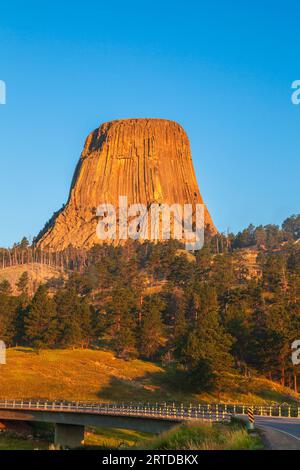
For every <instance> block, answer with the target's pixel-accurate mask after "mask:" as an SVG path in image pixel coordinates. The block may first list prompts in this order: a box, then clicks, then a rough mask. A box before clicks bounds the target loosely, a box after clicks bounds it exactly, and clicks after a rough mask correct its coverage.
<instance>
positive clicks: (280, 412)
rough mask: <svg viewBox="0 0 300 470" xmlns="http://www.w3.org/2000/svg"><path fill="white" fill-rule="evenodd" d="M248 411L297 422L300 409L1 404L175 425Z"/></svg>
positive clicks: (225, 418)
mask: <svg viewBox="0 0 300 470" xmlns="http://www.w3.org/2000/svg"><path fill="white" fill-rule="evenodd" d="M248 407H251V408H252V409H253V413H254V415H256V416H274V417H281V416H282V417H290V418H300V406H292V405H288V404H281V405H251V404H250V405H249V404H242V405H241V404H237V405H236V404H226V403H225V404H192V403H191V404H190V405H185V404H182V403H180V404H178V403H124V404H110V403H93V402H80V401H76V402H69V401H46V400H0V409H10V410H14V409H15V410H35V411H53V412H62V411H63V412H76V413H87V414H88V413H92V414H103V415H104V414H108V415H119V416H140V417H152V418H156V419H163V418H167V419H174V420H177V421H182V420H190V419H193V420H194V419H201V420H206V421H230V419H231V416H233V415H236V414H241V415H246V414H247V408H248Z"/></svg>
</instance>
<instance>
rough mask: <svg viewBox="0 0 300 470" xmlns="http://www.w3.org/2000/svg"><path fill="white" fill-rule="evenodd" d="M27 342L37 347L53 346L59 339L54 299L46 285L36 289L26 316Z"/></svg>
mask: <svg viewBox="0 0 300 470" xmlns="http://www.w3.org/2000/svg"><path fill="white" fill-rule="evenodd" d="M24 323H25V335H26V341H27V343H28V344H29V345H30V346H32V347H34V348H36V349H42V348H50V347H53V346H54V345H55V343H56V340H57V321H56V309H55V303H54V301H53V300H52V299H51V298H50V297H49V296H48V294H47V289H46V287H45V286H40V287H39V288H38V290H37V291H36V293H35V295H34V297H33V299H32V302H31V304H30V306H29V308H28V314H27V316H26V318H25V322H24Z"/></svg>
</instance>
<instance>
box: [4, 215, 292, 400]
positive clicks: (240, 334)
mask: <svg viewBox="0 0 300 470" xmlns="http://www.w3.org/2000/svg"><path fill="white" fill-rule="evenodd" d="M299 240H300V216H299V215H298V216H292V217H289V218H288V219H286V220H285V221H284V223H283V224H282V227H277V226H275V225H268V226H265V227H262V226H260V227H254V226H252V225H250V226H249V227H248V228H247V229H245V230H244V231H242V232H240V233H238V234H237V235H233V234H228V235H226V236H225V235H222V234H218V235H216V236H214V237H209V236H207V237H206V243H205V246H204V248H203V249H202V250H200V251H198V252H195V253H189V252H186V251H185V250H184V249H183V246H182V245H181V244H180V243H179V242H177V241H172V240H170V241H169V242H164V243H157V244H153V243H150V242H145V243H142V244H141V243H138V242H128V243H126V244H125V245H123V246H112V245H102V246H101V245H97V246H94V247H93V248H92V249H91V250H89V251H84V250H75V249H74V248H72V247H70V248H69V249H67V250H64V252H61V253H45V252H41V251H39V250H37V249H36V248H35V247H34V245H33V246H32V245H31V246H30V245H29V243H28V241H27V240H26V239H23V240H22V242H21V243H19V244H16V245H15V246H14V247H12V248H11V249H10V250H6V249H1V250H0V256H2V258H0V259H2V263H1V261H0V265H2V267H7V266H14V265H16V264H17V265H19V264H24V265H26V264H28V263H30V262H40V263H49V264H51V265H55V266H57V267H58V266H59V267H60V268H61V270H62V272H63V273H64V276H63V275H62V276H61V277H57V278H54V279H51V280H50V281H48V282H47V283H46V284H44V285H40V286H37V289H36V291H35V293H34V294H33V295H29V290H28V283H29V278H28V274H27V273H26V272H24V273H23V274H22V276H21V277H20V279H19V281H18V283H17V289H18V295H12V288H11V286H10V284H9V282H8V281H6V280H4V281H2V282H1V283H0V338H1V339H4V340H5V342H6V343H7V345H8V346H15V345H24V346H30V347H34V348H36V349H37V351H38V350H39V349H42V348H75V347H76V348H78V347H82V348H87V347H89V348H97V347H99V345H101V344H103V342H105V344H106V345H109V347H110V348H111V349H112V350H113V351H114V352H115V353H116V355H117V356H118V357H122V358H125V359H128V360H129V359H131V358H136V357H138V358H143V359H151V360H154V361H157V362H161V363H163V364H164V365H170V366H172V367H175V368H176V369H177V370H178V373H179V374H183V376H184V380H186V381H187V382H188V383H189V384H190V386H191V387H194V388H195V390H213V389H214V390H217V391H222V388H223V387H225V386H228V381H229V380H230V377H233V376H234V374H231V372H233V373H234V372H235V371H236V372H237V371H238V372H239V373H241V374H244V375H245V376H250V375H253V374H258V375H262V376H266V377H268V378H271V379H273V380H277V381H280V382H281V383H282V384H283V385H287V386H290V387H291V388H294V389H295V390H297V375H298V370H297V367H293V365H292V362H291V343H292V342H293V341H294V340H295V339H300V242H299ZM249 250H250V251H251V250H253V251H255V253H257V259H256V268H257V269H255V271H254V272H253V270H251V269H250V268H249V265H248V264H247V260H246V259H245V257H246V255H247V253H248V252H249ZM3 260H4V261H3ZM55 263H56V264H55ZM225 382H226V383H225Z"/></svg>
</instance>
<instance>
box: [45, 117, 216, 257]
mask: <svg viewBox="0 0 300 470" xmlns="http://www.w3.org/2000/svg"><path fill="white" fill-rule="evenodd" d="M120 195H125V196H127V199H128V204H135V203H140V204H145V205H146V206H147V207H149V206H150V205H151V204H152V203H158V204H162V203H164V204H169V205H171V204H174V203H176V204H181V205H183V204H193V205H194V204H203V199H202V197H201V194H200V191H199V188H198V184H197V180H196V176H195V172H194V168H193V162H192V157H191V150H190V143H189V139H188V136H187V134H186V133H185V131H184V129H183V128H182V127H181V126H180V125H179V124H177V123H176V122H173V121H168V120H164V119H121V120H115V121H111V122H107V123H104V124H102V125H101V126H100V127H99V128H98V129H96V130H94V131H93V132H92V133H91V134H90V135H89V136H88V137H87V139H86V142H85V146H84V149H83V152H82V154H81V157H80V160H79V162H78V164H77V167H76V170H75V174H74V177H73V181H72V185H71V190H70V194H69V199H68V202H67V204H66V206H64V208H63V209H62V210H61V211H59V212H58V213H57V214H55V215H54V216H53V218H52V220H51V221H50V223H49V224H48V225H47V226H46V228H45V229H44V230H43V231H42V232H41V234H40V236H39V239H38V245H39V246H40V247H41V248H44V249H45V248H47V249H50V250H53V251H60V250H63V249H65V248H67V247H68V246H70V245H72V246H74V247H86V248H90V247H91V246H93V245H94V244H95V243H99V239H98V237H97V235H96V227H97V217H96V215H95V214H96V208H97V207H98V205H99V204H103V203H109V204H113V205H114V206H116V207H117V206H118V201H119V196H120ZM204 220H205V225H206V228H207V229H208V230H210V231H211V232H212V233H215V232H216V229H215V226H214V224H213V221H212V219H211V216H210V214H209V212H208V210H207V208H206V206H205V212H204Z"/></svg>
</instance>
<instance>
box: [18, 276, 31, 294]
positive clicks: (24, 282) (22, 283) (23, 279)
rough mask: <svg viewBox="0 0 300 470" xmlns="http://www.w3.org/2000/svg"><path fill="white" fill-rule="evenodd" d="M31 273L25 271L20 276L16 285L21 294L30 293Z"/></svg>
mask: <svg viewBox="0 0 300 470" xmlns="http://www.w3.org/2000/svg"><path fill="white" fill-rule="evenodd" d="M28 284H29V275H28V272H27V271H25V272H24V273H23V274H22V275H21V276H20V278H19V280H18V282H17V283H16V286H17V288H18V290H19V292H20V293H21V294H28Z"/></svg>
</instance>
